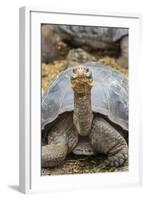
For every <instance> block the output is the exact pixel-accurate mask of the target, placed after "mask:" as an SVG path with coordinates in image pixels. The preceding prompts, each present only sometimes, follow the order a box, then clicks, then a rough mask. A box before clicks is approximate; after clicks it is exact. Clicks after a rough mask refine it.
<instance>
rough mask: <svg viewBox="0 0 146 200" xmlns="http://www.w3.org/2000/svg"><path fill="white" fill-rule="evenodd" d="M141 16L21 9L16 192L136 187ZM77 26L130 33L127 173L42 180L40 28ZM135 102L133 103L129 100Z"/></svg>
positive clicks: (139, 161) (138, 174)
mask: <svg viewBox="0 0 146 200" xmlns="http://www.w3.org/2000/svg"><path fill="white" fill-rule="evenodd" d="M141 19H142V16H141V15H140V14H131V13H126V14H125V13H111V12H99V11H78V12H77V11H59V12H58V11H51V10H49V9H46V8H33V7H23V8H20V149H19V151H20V157H19V158H20V161H19V162H20V175H19V177H20V187H19V188H20V191H21V192H24V193H33V192H49V191H62V190H73V189H80V188H84V189H97V188H99V187H117V186H120V187H123V186H133V185H140V183H141V180H142V167H141V166H142V157H141V151H142V147H141V146H142V139H141V137H142V135H141V131H140V130H141V129H140V128H141V127H140V112H139V104H138V103H137V102H139V90H140V84H139V81H138V80H140V77H139V73H138V71H137V65H138V62H139V56H140V44H141ZM41 23H51V24H53V23H54V24H76V25H98V26H115V27H127V28H129V71H130V73H129V88H130V90H129V124H130V126H129V147H130V148H129V155H130V156H129V171H128V172H124V173H122V172H116V173H99V174H98V175H97V174H84V175H61V176H49V177H48V176H41V172H40V171H41V166H40V161H41V160H40V159H41V155H40V153H41V151H40V150H41V134H40V130H41V124H40V123H41V120H40V119H41V118H40V117H41V113H40V110H41V109H40V105H41V86H40V84H41V81H40V79H41V76H40V60H41V58H40V49H41V48H40V24H41ZM133 97H134V98H133Z"/></svg>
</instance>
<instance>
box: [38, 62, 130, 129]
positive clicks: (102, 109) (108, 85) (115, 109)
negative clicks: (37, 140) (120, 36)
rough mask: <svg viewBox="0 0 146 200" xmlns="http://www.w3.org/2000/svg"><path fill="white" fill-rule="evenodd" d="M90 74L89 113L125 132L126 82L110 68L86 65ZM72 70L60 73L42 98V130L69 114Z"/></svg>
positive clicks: (123, 77) (126, 112) (72, 108)
mask: <svg viewBox="0 0 146 200" xmlns="http://www.w3.org/2000/svg"><path fill="white" fill-rule="evenodd" d="M82 66H83V67H88V68H89V70H90V71H92V75H93V80H94V85H93V88H92V90H91V102H92V110H93V112H95V113H100V114H102V115H105V116H106V117H108V119H109V120H110V121H112V122H113V123H115V124H117V125H119V126H120V127H122V128H123V129H124V130H128V80H127V78H126V77H125V76H124V75H123V74H121V73H120V72H118V71H116V70H114V69H112V68H111V67H108V66H105V65H101V64H97V63H92V62H90V63H86V64H83V65H82ZM72 69H73V68H72V67H70V68H68V69H67V70H65V71H63V72H61V73H60V74H59V75H58V76H57V78H56V80H55V81H54V82H53V83H52V84H51V86H50V87H48V89H47V91H46V93H45V94H44V95H43V97H42V129H44V127H45V126H46V125H47V124H49V123H51V122H53V121H54V120H55V119H56V118H57V117H58V115H59V114H61V113H64V112H67V111H73V110H74V100H73V90H72V88H71V84H70V75H71V73H72Z"/></svg>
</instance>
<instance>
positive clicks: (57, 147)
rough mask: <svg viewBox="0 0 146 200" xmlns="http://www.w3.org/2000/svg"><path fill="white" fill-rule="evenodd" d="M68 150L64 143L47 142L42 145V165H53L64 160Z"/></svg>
mask: <svg viewBox="0 0 146 200" xmlns="http://www.w3.org/2000/svg"><path fill="white" fill-rule="evenodd" d="M67 152H68V146H67V145H66V144H62V143H58V144H48V145H45V146H42V167H44V168H48V167H55V166H57V165H59V164H60V163H61V162H62V161H63V160H65V158H66V155H67Z"/></svg>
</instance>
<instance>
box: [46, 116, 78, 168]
mask: <svg viewBox="0 0 146 200" xmlns="http://www.w3.org/2000/svg"><path fill="white" fill-rule="evenodd" d="M77 142H78V134H77V132H76V129H75V127H74V126H73V120H72V113H66V114H64V115H62V116H61V117H60V118H59V120H58V121H57V124H56V125H55V126H54V127H53V128H51V129H50V130H49V131H48V144H47V145H44V146H42V167H44V168H47V167H55V166H57V165H59V164H61V162H62V161H63V160H65V158H66V156H67V154H68V153H69V152H71V151H72V150H73V148H74V147H75V146H76V145H77Z"/></svg>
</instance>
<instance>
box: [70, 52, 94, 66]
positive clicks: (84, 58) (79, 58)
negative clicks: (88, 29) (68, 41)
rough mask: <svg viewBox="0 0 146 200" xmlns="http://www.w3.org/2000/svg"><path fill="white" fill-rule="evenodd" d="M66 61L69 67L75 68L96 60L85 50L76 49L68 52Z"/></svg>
mask: <svg viewBox="0 0 146 200" xmlns="http://www.w3.org/2000/svg"><path fill="white" fill-rule="evenodd" d="M67 61H68V63H69V66H76V65H78V64H81V63H86V62H88V61H90V62H91V61H96V58H95V57H94V56H92V55H91V54H89V53H88V52H86V51H85V50H83V49H81V48H78V49H72V50H70V51H69V53H68V55H67Z"/></svg>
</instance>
